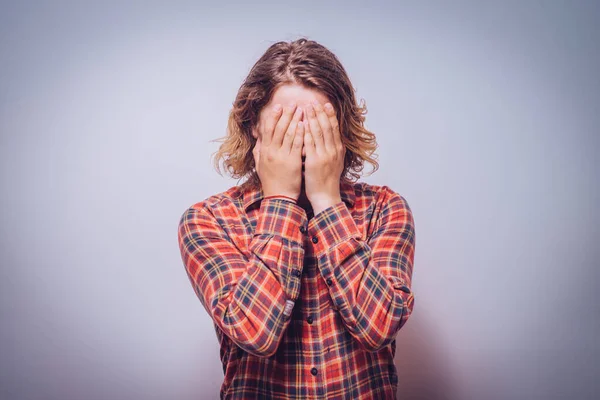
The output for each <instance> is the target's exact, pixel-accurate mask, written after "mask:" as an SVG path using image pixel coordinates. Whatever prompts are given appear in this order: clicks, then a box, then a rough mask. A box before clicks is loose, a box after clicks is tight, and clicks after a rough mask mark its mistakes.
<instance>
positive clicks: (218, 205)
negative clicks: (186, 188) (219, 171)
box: [180, 186, 241, 223]
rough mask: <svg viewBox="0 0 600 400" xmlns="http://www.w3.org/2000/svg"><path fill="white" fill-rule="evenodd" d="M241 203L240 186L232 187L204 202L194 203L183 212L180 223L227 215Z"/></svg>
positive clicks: (205, 199)
mask: <svg viewBox="0 0 600 400" xmlns="http://www.w3.org/2000/svg"><path fill="white" fill-rule="evenodd" d="M239 201H241V191H240V188H239V186H233V187H230V188H229V189H227V190H224V191H222V192H219V193H216V194H212V195H210V196H208V197H206V198H204V199H203V200H200V201H197V202H194V203H192V204H191V205H190V206H188V207H187V208H185V210H184V211H183V213H182V215H181V218H180V223H181V222H183V221H184V220H185V219H187V218H190V217H191V216H193V217H213V218H214V216H215V214H223V213H225V214H227V210H228V211H229V212H231V211H232V210H233V209H235V208H236V206H237V205H238V202H239Z"/></svg>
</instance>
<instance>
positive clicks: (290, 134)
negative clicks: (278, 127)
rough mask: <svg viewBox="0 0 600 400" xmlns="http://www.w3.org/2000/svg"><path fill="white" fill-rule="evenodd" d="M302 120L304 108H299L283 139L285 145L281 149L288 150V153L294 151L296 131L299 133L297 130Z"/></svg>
mask: <svg viewBox="0 0 600 400" xmlns="http://www.w3.org/2000/svg"><path fill="white" fill-rule="evenodd" d="M301 119H302V108H300V107H297V108H296V112H295V113H294V117H293V118H292V121H291V122H290V124H289V126H288V128H287V130H286V132H285V136H284V138H283V143H282V144H281V148H282V149H286V150H287V151H288V153H291V151H292V146H293V144H294V138H295V137H296V131H297V129H296V128H297V127H298V122H300V120H301Z"/></svg>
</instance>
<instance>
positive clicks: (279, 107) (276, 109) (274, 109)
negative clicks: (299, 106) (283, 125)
mask: <svg viewBox="0 0 600 400" xmlns="http://www.w3.org/2000/svg"><path fill="white" fill-rule="evenodd" d="M273 111H275V112H279V111H281V104H275V107H273Z"/></svg>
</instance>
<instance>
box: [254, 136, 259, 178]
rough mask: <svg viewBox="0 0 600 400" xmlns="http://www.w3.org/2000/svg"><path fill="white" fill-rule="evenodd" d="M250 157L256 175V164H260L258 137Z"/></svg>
mask: <svg viewBox="0 0 600 400" xmlns="http://www.w3.org/2000/svg"><path fill="white" fill-rule="evenodd" d="M252 155H253V156H254V167H255V168H256V172H257V173H258V164H259V162H260V136H259V137H258V139H256V144H255V145H254V148H253V149H252Z"/></svg>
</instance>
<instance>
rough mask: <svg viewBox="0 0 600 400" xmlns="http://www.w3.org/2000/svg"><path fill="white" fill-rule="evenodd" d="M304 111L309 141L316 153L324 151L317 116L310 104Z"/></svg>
mask: <svg viewBox="0 0 600 400" xmlns="http://www.w3.org/2000/svg"><path fill="white" fill-rule="evenodd" d="M305 110H306V113H307V116H308V125H309V127H310V133H311V136H312V137H311V139H312V141H313V143H314V146H315V150H316V151H317V153H320V152H321V151H322V150H325V143H324V141H323V132H322V131H321V125H320V124H319V120H317V115H316V113H315V109H314V107H313V105H312V104H307V106H306V108H305Z"/></svg>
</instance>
